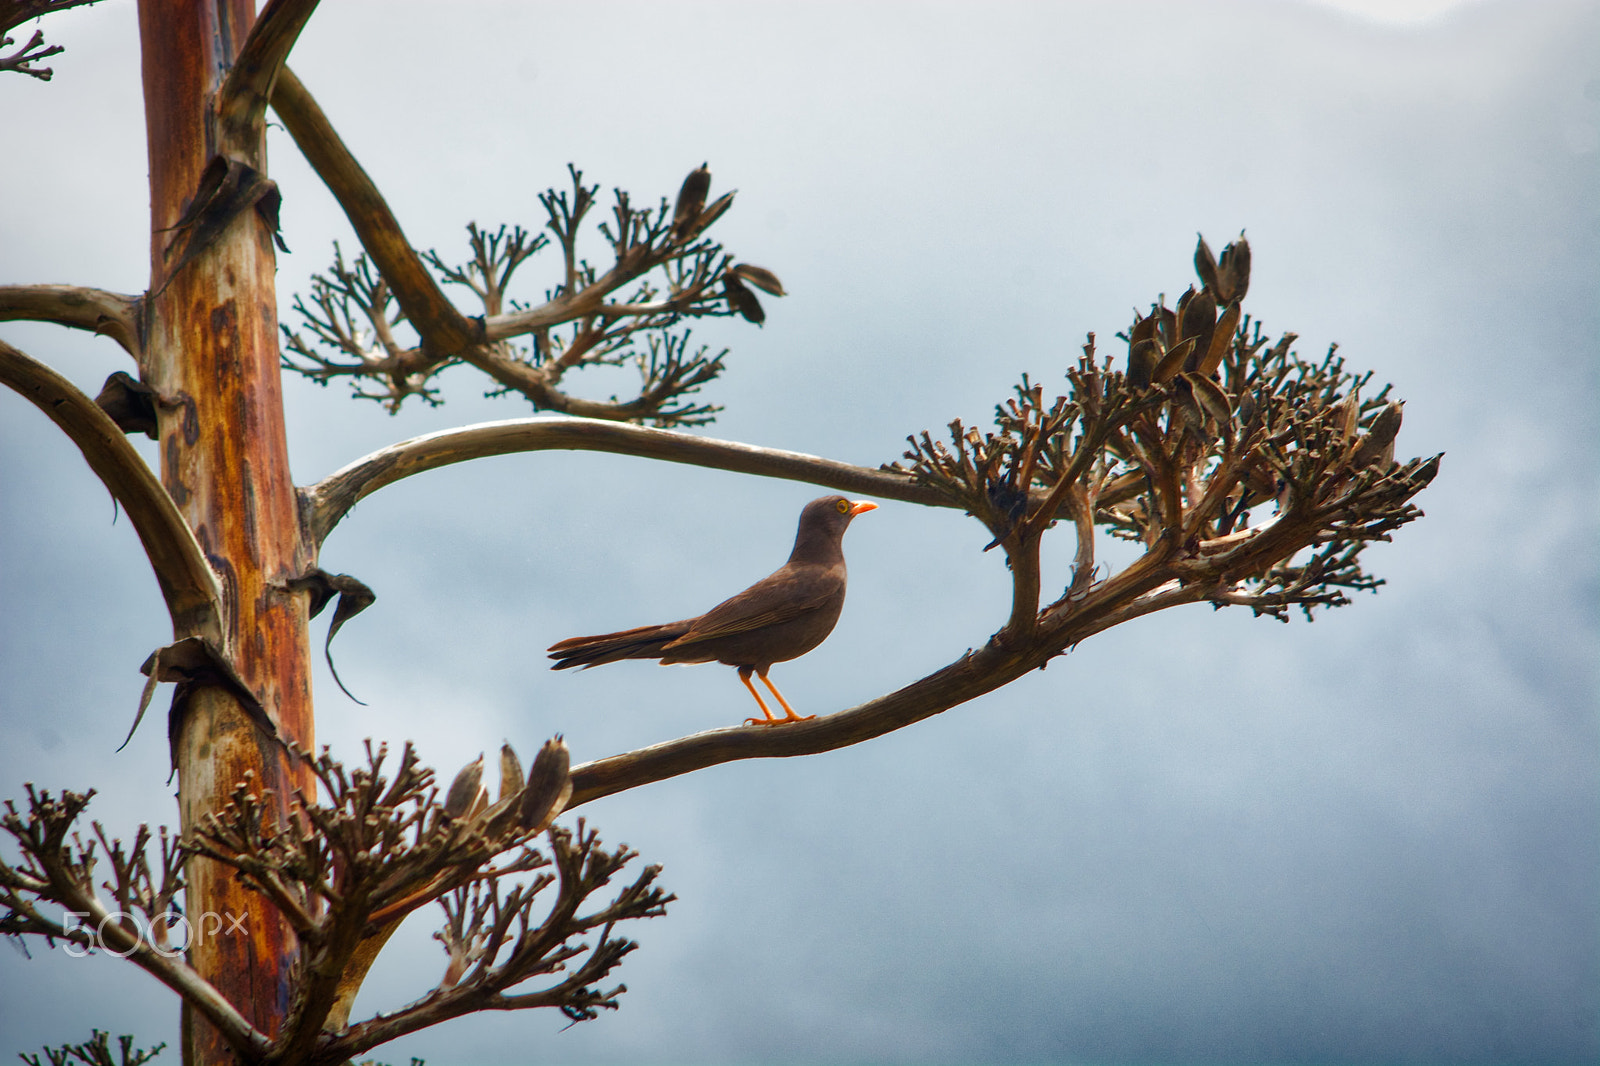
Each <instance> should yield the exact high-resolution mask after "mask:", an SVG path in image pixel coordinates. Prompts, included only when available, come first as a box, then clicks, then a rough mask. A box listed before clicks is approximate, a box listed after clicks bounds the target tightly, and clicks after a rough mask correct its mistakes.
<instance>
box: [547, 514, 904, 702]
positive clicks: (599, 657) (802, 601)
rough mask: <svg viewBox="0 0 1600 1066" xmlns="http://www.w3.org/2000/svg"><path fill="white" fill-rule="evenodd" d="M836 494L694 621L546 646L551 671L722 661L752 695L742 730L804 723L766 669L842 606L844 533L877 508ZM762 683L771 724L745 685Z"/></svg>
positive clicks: (801, 645)
mask: <svg viewBox="0 0 1600 1066" xmlns="http://www.w3.org/2000/svg"><path fill="white" fill-rule="evenodd" d="M877 506H878V505H877V504H875V503H866V502H865V501H860V502H855V501H851V500H847V499H845V498H844V497H843V496H824V497H822V498H821V499H820V500H812V501H811V502H810V503H808V504H806V506H805V510H803V511H801V512H800V529H799V531H798V532H797V533H796V534H795V538H794V551H792V552H790V553H789V561H788V562H787V563H784V564H783V566H782V567H780V568H779V569H778V570H777V571H776V572H775V573H773V574H772V575H771V576H769V577H764V578H762V579H761V580H760V581H757V582H756V583H755V584H754V585H751V586H750V587H749V588H747V589H745V590H744V591H743V592H741V593H739V594H738V595H737V596H735V597H733V598H732V599H729V600H724V601H723V602H721V603H719V604H717V606H715V607H713V608H711V610H709V611H707V612H706V613H705V614H703V615H701V616H700V617H698V618H685V619H684V620H683V621H681V622H667V623H665V624H663V625H656V626H640V627H639V628H637V629H625V630H623V631H621V632H620V633H601V634H599V635H597V636H593V637H572V638H570V639H568V640H563V641H561V642H559V643H557V644H552V645H550V658H552V659H555V660H556V664H555V665H554V666H553V667H551V669H552V670H565V669H567V668H568V667H572V666H582V667H584V668H585V669H587V668H589V667H591V666H599V665H601V664H602V663H614V662H616V661H617V660H619V659H659V660H661V662H662V663H663V664H669V663H712V662H717V663H726V664H727V665H729V666H736V667H738V668H739V680H740V681H743V682H744V687H745V688H747V689H749V690H750V695H752V696H754V697H755V700H756V706H758V707H760V708H761V714H762V717H760V718H747V719H745V724H746V725H777V724H780V723H784V722H805V721H809V720H810V719H812V718H815V717H816V715H807V716H805V717H801V716H800V715H798V714H795V713H794V708H793V707H790V706H789V701H788V700H786V699H784V698H783V693H781V692H779V691H778V687H777V686H776V685H774V684H773V683H772V681H771V679H770V678H768V677H767V671H768V670H769V669H771V668H772V664H773V663H781V662H787V661H788V660H790V659H797V658H799V657H800V656H802V655H804V654H805V653H806V652H808V651H810V650H811V649H812V648H815V647H816V646H817V645H818V644H821V643H822V642H823V641H824V640H825V639H827V636H828V634H829V633H831V632H833V626H834V623H836V622H837V621H839V611H840V610H841V609H842V608H843V607H844V586H845V569H844V548H843V546H842V543H841V542H842V541H843V539H844V531H845V527H847V526H849V525H850V520H851V519H853V518H854V517H855V516H856V515H858V514H862V513H864V512H866V511H871V510H874V509H876V508H877ZM752 673H754V674H755V675H756V676H757V677H759V678H761V680H762V682H763V683H764V684H765V685H766V686H767V688H769V689H771V690H772V694H773V695H774V696H776V697H777V698H778V702H779V703H780V704H782V705H783V710H784V717H782V718H774V717H773V716H772V712H771V711H769V710H767V704H766V702H765V701H764V700H762V698H761V693H759V692H757V691H756V687H755V685H753V684H752V683H751V681H750V675H751V674H752Z"/></svg>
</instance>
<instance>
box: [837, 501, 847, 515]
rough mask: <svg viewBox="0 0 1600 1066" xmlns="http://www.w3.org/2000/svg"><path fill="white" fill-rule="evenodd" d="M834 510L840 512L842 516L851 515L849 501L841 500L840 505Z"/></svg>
mask: <svg viewBox="0 0 1600 1066" xmlns="http://www.w3.org/2000/svg"><path fill="white" fill-rule="evenodd" d="M833 509H834V510H836V511H838V512H839V513H840V514H849V513H850V501H849V500H840V501H839V502H838V503H836V504H834V505H833Z"/></svg>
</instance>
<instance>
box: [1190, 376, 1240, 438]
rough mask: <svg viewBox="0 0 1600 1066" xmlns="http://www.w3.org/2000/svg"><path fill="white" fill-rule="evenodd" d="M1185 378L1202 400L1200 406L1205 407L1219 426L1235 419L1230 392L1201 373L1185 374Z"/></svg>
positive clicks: (1197, 398)
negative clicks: (1229, 399) (1229, 398)
mask: <svg viewBox="0 0 1600 1066" xmlns="http://www.w3.org/2000/svg"><path fill="white" fill-rule="evenodd" d="M1183 380H1185V381H1187V382H1188V383H1189V387H1190V388H1191V389H1193V390H1194V398H1195V399H1196V400H1199V401H1200V406H1201V407H1203V408H1205V412H1206V414H1208V415H1210V416H1211V417H1212V418H1213V419H1215V420H1216V423H1217V424H1218V425H1219V426H1226V425H1229V424H1230V423H1232V421H1233V405H1232V404H1231V403H1229V402H1228V394H1227V393H1225V392H1223V391H1222V386H1221V385H1218V384H1217V383H1216V382H1215V381H1212V380H1211V379H1210V378H1208V377H1203V376H1201V375H1200V374H1194V373H1189V374H1184V375H1183Z"/></svg>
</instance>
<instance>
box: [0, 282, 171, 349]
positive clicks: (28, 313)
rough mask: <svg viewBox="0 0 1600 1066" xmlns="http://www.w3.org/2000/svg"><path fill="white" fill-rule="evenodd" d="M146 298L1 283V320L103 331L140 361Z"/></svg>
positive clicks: (65, 287) (104, 291) (79, 289)
mask: <svg viewBox="0 0 1600 1066" xmlns="http://www.w3.org/2000/svg"><path fill="white" fill-rule="evenodd" d="M143 311H144V298H143V297H141V296H125V295H123V294H122V293H120V292H107V291H106V290H104V289H90V288H85V287H82V286H78V285H0V322H16V321H25V322H54V323H55V324H56V325H58V326H70V327H72V328H73V329H86V330H88V331H89V332H91V333H103V334H105V335H106V336H107V337H110V338H111V339H112V340H114V341H116V342H117V343H118V344H120V345H122V347H123V348H124V349H126V350H127V352H128V354H129V355H131V356H133V358H134V360H135V361H138V360H139V358H140V356H141V355H142V354H143V352H144V343H143V339H142V338H143V332H144V331H143V329H141V328H140V322H141V320H142V318H143Z"/></svg>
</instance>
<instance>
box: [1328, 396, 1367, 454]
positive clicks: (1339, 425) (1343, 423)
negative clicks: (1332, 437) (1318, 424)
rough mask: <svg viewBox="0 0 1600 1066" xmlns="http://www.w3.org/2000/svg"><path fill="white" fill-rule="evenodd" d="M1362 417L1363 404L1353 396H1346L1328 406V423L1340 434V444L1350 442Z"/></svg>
mask: <svg viewBox="0 0 1600 1066" xmlns="http://www.w3.org/2000/svg"><path fill="white" fill-rule="evenodd" d="M1360 418H1361V404H1360V403H1358V402H1357V401H1356V399H1355V397H1353V396H1346V397H1344V398H1343V399H1341V400H1340V401H1339V402H1338V403H1336V404H1334V405H1333V406H1332V407H1330V408H1328V423H1329V425H1331V426H1333V431H1334V432H1335V433H1337V434H1338V435H1339V445H1340V446H1341V447H1343V446H1344V445H1346V444H1349V443H1350V441H1351V440H1353V439H1354V438H1355V435H1356V423H1357V422H1358V421H1359V420H1360Z"/></svg>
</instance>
